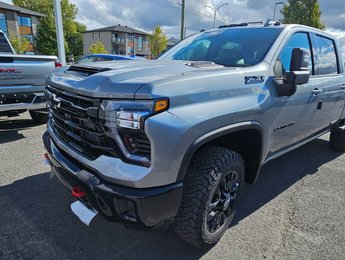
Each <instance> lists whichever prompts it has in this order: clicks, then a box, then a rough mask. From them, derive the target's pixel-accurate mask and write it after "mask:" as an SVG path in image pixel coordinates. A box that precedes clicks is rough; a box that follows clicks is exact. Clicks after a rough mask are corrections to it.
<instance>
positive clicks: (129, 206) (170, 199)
mask: <svg viewBox="0 0 345 260" xmlns="http://www.w3.org/2000/svg"><path fill="white" fill-rule="evenodd" d="M43 142H44V145H45V148H46V149H47V151H48V156H49V160H50V162H51V164H52V171H53V172H54V173H56V175H57V177H58V178H59V180H60V181H61V182H62V183H63V184H64V185H65V186H66V188H68V189H69V190H72V189H73V188H75V187H78V188H80V189H81V190H82V191H84V192H85V193H86V195H85V196H83V197H80V198H79V200H80V201H82V202H83V203H84V204H85V205H86V206H88V207H91V208H93V209H95V210H96V211H98V212H99V213H100V214H101V215H103V216H104V217H105V218H107V219H108V220H110V221H116V222H123V223H124V224H127V225H131V226H133V225H134V226H141V227H149V228H153V227H160V226H165V225H166V224H169V223H170V222H171V221H172V220H173V219H174V217H175V216H176V215H177V213H178V209H179V206H180V201H181V197H182V183H175V184H172V185H168V186H163V187H157V188H145V189H135V188H128V187H123V186H117V185H114V184H111V183H108V182H106V181H104V180H103V179H101V178H100V177H99V176H98V175H97V174H96V173H93V172H91V171H90V169H86V168H85V167H84V166H83V165H82V164H78V163H77V162H72V161H71V160H69V159H67V156H66V154H64V152H63V151H60V150H59V149H58V148H57V147H56V146H55V144H54V142H53V141H52V140H51V138H50V136H49V134H48V132H46V133H45V134H44V135H43Z"/></svg>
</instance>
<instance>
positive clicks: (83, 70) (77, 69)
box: [68, 66, 110, 75]
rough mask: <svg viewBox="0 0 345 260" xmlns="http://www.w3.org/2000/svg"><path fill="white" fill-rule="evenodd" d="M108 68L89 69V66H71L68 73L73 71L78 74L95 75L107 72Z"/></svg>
mask: <svg viewBox="0 0 345 260" xmlns="http://www.w3.org/2000/svg"><path fill="white" fill-rule="evenodd" d="M108 70H110V69H108V68H97V67H89V66H71V67H70V68H69V69H68V71H75V72H80V73H86V74H88V75H93V74H96V73H100V72H104V71H108Z"/></svg>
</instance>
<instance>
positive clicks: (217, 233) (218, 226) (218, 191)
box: [175, 147, 245, 247]
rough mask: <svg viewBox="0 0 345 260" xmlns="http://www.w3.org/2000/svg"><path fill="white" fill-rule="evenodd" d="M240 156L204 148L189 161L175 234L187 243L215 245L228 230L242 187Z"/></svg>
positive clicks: (216, 148)
mask: <svg viewBox="0 0 345 260" xmlns="http://www.w3.org/2000/svg"><path fill="white" fill-rule="evenodd" d="M244 174H245V170H244V163H243V160H242V157H241V156H240V155H239V154H238V153H236V152H234V151H231V150H229V149H225V148H222V147H207V148H205V149H203V150H202V151H200V152H198V153H197V154H196V155H195V157H194V158H193V159H192V161H191V163H190V165H189V168H188V171H187V174H186V178H185V181H184V191H183V196H182V201H181V206H180V210H179V213H178V216H177V217H176V220H175V231H176V233H177V234H178V235H179V236H180V237H181V238H182V239H183V240H185V241H186V242H188V243H189V244H191V245H193V246H196V247H205V246H208V245H212V244H215V243H216V242H217V241H218V240H219V239H220V238H221V237H222V236H223V234H224V233H225V231H226V230H227V229H228V227H229V225H230V223H231V221H232V219H233V218H234V214H235V209H236V206H237V204H238V200H239V196H240V194H241V192H242V188H243V185H244Z"/></svg>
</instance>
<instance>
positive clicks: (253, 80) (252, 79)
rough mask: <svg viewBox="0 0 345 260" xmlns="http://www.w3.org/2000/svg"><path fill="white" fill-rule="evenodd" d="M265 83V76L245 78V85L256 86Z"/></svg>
mask: <svg viewBox="0 0 345 260" xmlns="http://www.w3.org/2000/svg"><path fill="white" fill-rule="evenodd" d="M264 81H265V76H246V77H244V82H245V84H256V83H262V82H264Z"/></svg>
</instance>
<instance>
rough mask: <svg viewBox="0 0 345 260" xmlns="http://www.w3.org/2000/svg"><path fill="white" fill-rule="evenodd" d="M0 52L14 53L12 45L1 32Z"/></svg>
mask: <svg viewBox="0 0 345 260" xmlns="http://www.w3.org/2000/svg"><path fill="white" fill-rule="evenodd" d="M0 52H10V53H12V49H11V47H10V45H9V44H8V42H7V40H6V38H5V36H4V34H3V33H0Z"/></svg>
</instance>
